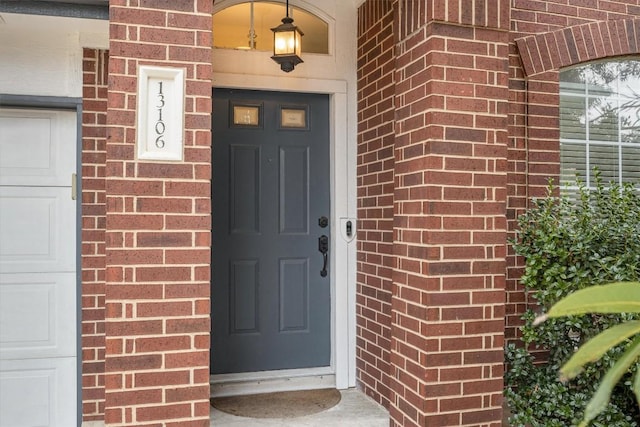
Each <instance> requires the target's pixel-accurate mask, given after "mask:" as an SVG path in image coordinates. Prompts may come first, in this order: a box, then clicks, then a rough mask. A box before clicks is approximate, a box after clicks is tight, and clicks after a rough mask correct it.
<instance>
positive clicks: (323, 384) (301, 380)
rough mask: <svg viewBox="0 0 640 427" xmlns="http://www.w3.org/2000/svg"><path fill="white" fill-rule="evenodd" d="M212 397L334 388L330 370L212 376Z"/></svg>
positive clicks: (334, 377) (334, 383) (334, 382)
mask: <svg viewBox="0 0 640 427" xmlns="http://www.w3.org/2000/svg"><path fill="white" fill-rule="evenodd" d="M210 383H211V397H223V396H241V395H246V394H259V393H274V392H278V391H295V390H313V389H321V388H334V387H335V386H336V376H335V374H334V373H333V371H332V369H331V368H330V367H323V368H311V369H283V370H277V371H264V372H247V373H241V374H217V375H211V377H210Z"/></svg>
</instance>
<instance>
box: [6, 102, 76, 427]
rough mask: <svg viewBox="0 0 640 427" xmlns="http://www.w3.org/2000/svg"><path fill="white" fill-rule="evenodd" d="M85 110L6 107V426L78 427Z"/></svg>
mask: <svg viewBox="0 0 640 427" xmlns="http://www.w3.org/2000/svg"><path fill="white" fill-rule="evenodd" d="M76 116H77V114H76V112H75V111H73V112H69V111H53V110H42V109H31V110H30V109H8V108H0V427H25V426H30V427H34V426H49V427H51V426H64V427H66V426H74V425H77V413H76V408H77V396H76V393H77V390H78V384H77V381H78V377H77V369H78V357H77V354H78V351H77V331H78V325H77V322H78V315H77V310H78V308H77V300H76V292H77V290H76V287H77V272H76V267H77V266H76V244H77V212H76V209H77V202H76V201H75V200H72V195H71V177H72V174H73V173H74V172H75V171H76V159H77V152H76V151H77V146H78V145H77V143H78V141H77V130H76Z"/></svg>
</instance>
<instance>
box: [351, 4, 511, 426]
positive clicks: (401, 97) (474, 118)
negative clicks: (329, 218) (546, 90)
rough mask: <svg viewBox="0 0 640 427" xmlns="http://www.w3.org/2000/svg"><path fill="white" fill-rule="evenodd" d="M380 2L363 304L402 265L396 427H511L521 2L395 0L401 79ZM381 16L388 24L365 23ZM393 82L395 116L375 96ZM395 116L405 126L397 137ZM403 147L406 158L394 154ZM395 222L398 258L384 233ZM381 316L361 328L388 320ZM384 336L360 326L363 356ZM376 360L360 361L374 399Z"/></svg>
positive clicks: (363, 136) (363, 122)
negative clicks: (515, 84)
mask: <svg viewBox="0 0 640 427" xmlns="http://www.w3.org/2000/svg"><path fill="white" fill-rule="evenodd" d="M380 3H381V2H375V1H369V2H365V4H364V5H363V6H362V7H361V8H360V10H359V12H360V19H361V21H360V22H359V30H360V33H359V35H360V39H359V48H360V50H359V74H358V78H359V80H358V81H359V88H358V89H359V98H358V100H359V105H358V111H359V116H358V117H359V139H358V142H359V151H358V154H359V156H358V203H359V205H358V206H359V216H360V221H361V225H360V231H361V234H359V236H358V237H359V240H360V243H359V252H358V261H359V263H358V268H359V271H358V290H359V292H360V293H359V295H358V299H359V301H362V303H361V304H362V306H363V307H366V308H368V307H376V305H375V304H376V301H375V300H374V299H373V300H372V298H373V297H374V296H376V294H375V293H373V292H371V291H370V289H369V287H368V286H370V284H375V285H378V286H382V285H383V284H384V283H386V282H387V281H388V278H389V276H388V274H389V272H390V274H391V281H392V287H391V325H392V326H391V356H390V367H389V378H388V381H389V383H388V387H389V388H390V395H389V410H390V413H391V418H392V423H391V424H392V425H398V426H424V425H500V423H501V418H502V410H501V405H502V371H503V366H502V365H503V352H502V348H503V331H504V283H505V271H506V265H505V256H506V217H505V212H506V177H507V161H506V159H507V129H508V128H507V125H508V122H507V118H508V107H507V100H508V77H509V76H508V63H507V58H508V41H509V38H508V32H507V31H506V28H508V16H509V13H508V2H504V4H502V2H499V3H500V4H497V3H491V4H490V5H489V7H488V8H485V6H486V5H485V2H483V1H477V2H456V1H450V2H447V4H446V5H443V4H442V2H411V1H406V0H400V1H398V2H394V16H393V24H394V25H395V27H392V28H393V30H394V33H395V40H396V46H395V54H396V58H395V61H394V64H393V68H394V71H393V78H391V77H390V76H389V71H386V68H384V67H382V66H381V65H380V64H381V63H380V61H379V60H378V58H379V56H378V55H382V52H383V51H384V49H383V48H381V47H380V46H381V45H380V43H379V42H378V43H376V40H377V37H379V36H380V35H381V34H382V32H383V31H386V30H383V28H385V29H386V26H382V25H380V23H381V22H384V20H383V14H381V13H378V14H377V15H376V13H375V12H376V11H377V10H379V9H380V7H381V5H380ZM463 3H464V4H463ZM467 3H469V4H470V5H471V10H472V12H471V14H470V15H469V14H468V9H467V8H466V6H468V5H467ZM440 6H443V9H439V8H440ZM386 10H389V8H387V9H386ZM456 11H457V12H456ZM449 13H450V15H449ZM371 16H377V18H378V19H377V20H375V19H373V20H371V21H369V22H368V24H365V25H362V23H363V21H366V20H367V19H371ZM444 21H449V22H444ZM468 24H477V25H479V26H480V27H479V28H473V27H472V26H469V25H468ZM376 46H377V50H375V48H374V47H376ZM383 80H384V81H388V82H389V83H388V85H389V86H384V85H383V86H382V88H384V89H385V90H386V89H387V88H388V89H389V90H391V89H394V90H395V95H394V104H395V106H394V108H395V115H394V116H391V115H390V114H389V116H388V117H389V118H387V119H386V120H384V121H382V122H381V121H380V119H381V118H383V117H385V116H386V112H387V108H390V106H389V107H387V104H384V105H385V107H384V108H381V105H380V103H379V102H380V101H377V100H383V99H386V96H384V95H382V88H381V89H379V90H378V93H376V90H375V88H376V85H380V82H381V81H383ZM372 82H375V83H376V85H372ZM392 84H393V85H392ZM391 85H392V86H391ZM376 97H377V98H376ZM374 107H375V108H374ZM385 124H393V126H394V129H395V132H394V133H395V137H394V138H393V141H391V137H390V136H389V138H388V142H387V143H384V141H385V140H387V138H386V135H387V133H386V132H380V129H384V125H385ZM391 146H392V147H393V160H391V159H388V160H387V158H386V155H385V156H380V151H379V150H381V149H383V148H384V149H386V147H391ZM382 177H384V180H382ZM389 179H393V184H392V185H390V183H389ZM381 180H382V181H381ZM381 182H382V183H384V186H382V187H381V186H380V184H381ZM384 188H387V189H386V190H382V189H384ZM392 191H393V195H392V196H393V197H391V192H392ZM387 194H388V195H389V196H386V195H387ZM380 201H381V202H382V203H381V204H380V205H378V204H376V202H378V203H379V202H380ZM388 201H392V202H393V211H392V212H390V211H388V210H387V209H386V206H387V203H388ZM390 218H393V226H394V228H393V245H392V252H391V254H389V253H388V252H386V251H388V247H389V246H388V245H387V240H386V239H387V238H388V237H387V236H388V235H387V234H386V233H382V232H381V231H382V229H381V225H383V224H387V223H388V222H389V219H390ZM372 219H374V220H372ZM383 260H385V261H384V262H383ZM389 270H390V271H389ZM380 272H383V273H384V276H382V277H381V276H380ZM384 296H386V294H385V295H384ZM385 302H386V301H385V300H382V299H381V300H380V301H377V304H378V305H377V307H384V305H383V304H384V303H385ZM358 309H359V310H360V309H361V306H360V305H359V306H358ZM363 312H364V313H366V314H367V315H368V316H369V318H371V317H373V316H374V315H377V312H376V311H375V310H368V311H364V310H363ZM369 318H366V317H365V316H362V317H361V318H360V319H359V320H360V325H363V326H365V325H369V324H370V325H374V326H376V327H377V326H378V325H376V324H375V323H374V322H370V321H369ZM368 322H369V323H368ZM378 331H379V329H378V330H371V329H370V328H361V329H360V328H359V329H358V332H359V336H358V344H359V348H358V351H359V355H366V356H367V357H368V356H369V354H367V353H366V352H364V351H362V349H363V348H375V347H374V346H373V345H371V343H372V342H375V340H376V339H378V335H376V333H377V332H378ZM378 333H379V332H378ZM382 354H383V355H386V353H384V352H383V353H382ZM376 363H378V362H377V361H376V360H366V361H364V362H361V361H360V360H359V365H358V366H359V368H360V369H361V370H362V369H365V370H366V375H362V374H361V373H360V374H359V378H360V379H361V381H362V382H363V383H365V390H367V392H369V393H371V394H372V395H374V396H376V395H375V391H374V392H371V390H372V389H374V387H375V382H373V384H374V385H371V382H372V381H371V378H370V377H369V375H370V373H371V372H376V373H377V372H378V370H376V369H373V368H372V366H375V364H376ZM383 381H384V380H383ZM374 390H375V389H374ZM383 401H384V400H383Z"/></svg>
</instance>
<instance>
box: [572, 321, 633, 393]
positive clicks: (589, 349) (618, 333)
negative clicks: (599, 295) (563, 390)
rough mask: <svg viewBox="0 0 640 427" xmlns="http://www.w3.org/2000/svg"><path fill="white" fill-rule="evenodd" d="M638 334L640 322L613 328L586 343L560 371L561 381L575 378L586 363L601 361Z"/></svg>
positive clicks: (630, 322) (631, 322)
mask: <svg viewBox="0 0 640 427" xmlns="http://www.w3.org/2000/svg"><path fill="white" fill-rule="evenodd" d="M637 333H640V320H634V321H629V322H626V323H622V324H620V325H616V326H612V327H610V328H609V329H607V330H605V331H603V332H601V333H599V334H598V335H596V336H595V337H593V338H591V339H590V340H589V341H587V342H586V343H584V344H583V345H582V347H580V349H579V350H578V351H576V352H575V353H574V354H573V356H571V359H569V361H567V363H565V364H564V366H562V369H560V380H561V381H565V380H567V379H571V378H574V377H575V376H576V375H578V374H579V373H580V372H582V367H583V366H584V365H585V363H589V362H593V361H596V360H598V359H600V358H601V357H602V355H603V354H605V353H606V352H607V351H608V350H609V349H610V348H612V347H613V346H615V345H617V344H619V343H621V342H622V341H624V340H626V339H627V338H629V337H631V336H633V335H635V334H637Z"/></svg>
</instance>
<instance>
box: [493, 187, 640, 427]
mask: <svg viewBox="0 0 640 427" xmlns="http://www.w3.org/2000/svg"><path fill="white" fill-rule="evenodd" d="M554 190H555V189H554V188H553V186H552V185H550V187H549V194H548V197H546V198H543V199H540V200H537V201H535V202H534V206H533V208H532V209H530V210H529V211H527V212H526V213H525V214H523V215H522V216H521V217H520V218H519V219H518V232H517V235H516V239H515V240H514V241H513V242H512V243H513V246H514V249H515V251H516V253H517V254H518V255H522V256H523V257H524V258H525V262H526V263H525V270H524V274H523V276H522V279H521V281H522V283H523V285H524V286H525V289H526V290H527V291H528V292H530V295H531V296H533V297H534V298H535V300H536V302H537V303H538V304H539V305H540V307H541V308H540V309H539V310H538V311H541V310H546V309H548V308H549V307H551V306H552V305H553V304H554V303H556V302H557V301H558V300H560V299H562V298H563V297H565V296H566V295H568V294H570V293H572V292H574V291H576V290H578V289H583V288H586V287H588V286H590V285H594V284H605V283H610V282H622V281H638V278H640V195H638V192H637V191H636V190H635V189H634V188H633V187H631V186H627V185H625V186H618V185H611V186H609V187H605V186H604V185H603V183H602V182H601V180H600V179H597V180H596V188H595V189H592V190H588V189H586V188H585V187H584V186H583V185H582V184H580V186H579V191H578V196H577V198H576V197H569V196H561V197H552V194H553V192H554ZM535 316H536V315H535V313H534V312H533V310H529V311H527V313H525V315H524V316H523V319H524V326H523V328H522V343H521V345H518V346H515V345H509V346H507V349H506V360H507V363H508V371H507V373H506V375H505V382H506V390H505V396H506V398H507V401H508V403H509V406H510V409H511V412H512V417H511V419H510V422H511V424H512V425H513V426H525V425H526V426H532V427H536V426H545V427H550V426H558V427H560V426H562V427H566V426H571V425H577V424H578V423H579V421H580V420H581V419H582V414H583V411H584V407H585V406H586V404H587V402H588V401H589V399H590V398H591V396H592V395H593V393H594V391H595V389H596V388H597V386H598V384H599V383H600V380H601V379H602V376H603V375H604V373H605V371H606V369H607V368H608V367H610V366H612V365H613V363H614V362H615V360H616V359H618V358H619V356H620V355H621V354H622V353H623V352H624V349H625V344H623V345H620V346H618V347H616V348H614V349H612V350H611V351H610V352H608V353H606V354H605V355H604V357H603V358H602V359H600V360H599V361H598V362H595V363H591V364H589V365H587V366H586V369H585V370H584V371H583V372H582V373H581V374H580V375H578V376H577V377H576V378H574V379H572V380H571V381H568V382H566V383H562V382H561V381H560V380H559V378H558V371H559V369H560V367H561V366H562V365H563V364H564V362H566V361H567V360H568V359H569V358H570V356H571V355H572V354H573V353H574V351H575V350H576V349H577V348H578V347H579V346H580V345H581V344H582V343H583V342H585V341H587V340H588V339H589V338H591V337H593V336H595V335H596V334H597V333H599V332H601V331H602V330H604V329H606V328H608V327H609V326H611V325H614V324H617V323H619V322H621V321H624V320H629V319H631V318H632V316H631V315H595V314H592V315H586V316H568V317H563V318H554V319H550V320H548V321H546V322H544V323H543V324H541V325H538V326H535V327H534V326H533V325H532V323H533V320H534V319H535ZM530 351H535V352H536V354H539V353H542V354H544V356H545V357H544V360H545V361H546V363H537V362H536V360H534V356H533V355H532V354H531V353H530ZM630 381H631V376H630V375H629V376H628V377H625V378H624V379H623V381H622V382H621V384H620V385H619V386H617V387H616V388H615V390H614V393H613V395H612V399H611V402H610V404H609V406H608V407H607V409H606V410H605V411H604V412H602V413H601V414H600V415H599V416H598V418H596V419H595V420H594V421H593V423H592V425H594V426H603V427H604V426H606V427H613V426H640V412H639V411H638V406H637V403H636V401H635V397H634V395H633V392H632V390H631V389H630V387H628V383H629V382H630ZM625 382H626V383H627V385H625V384H624V383H625Z"/></svg>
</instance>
